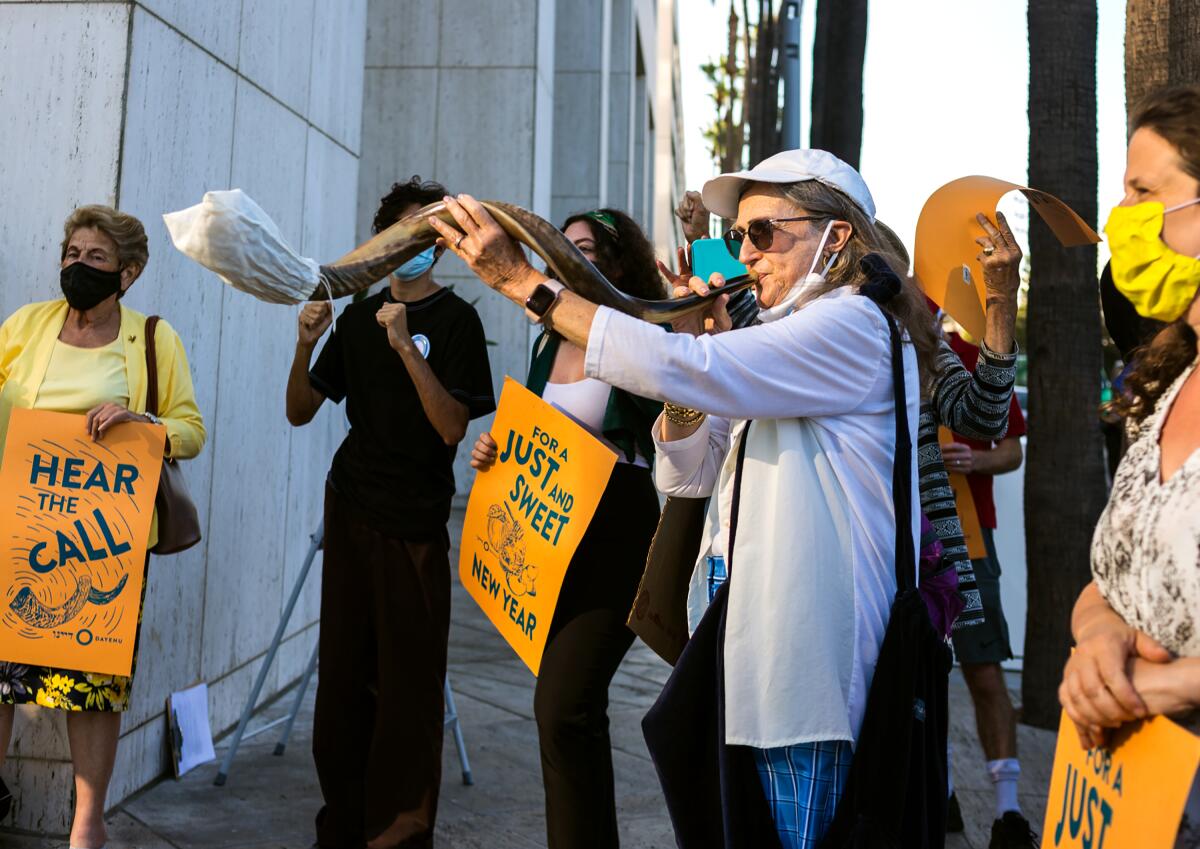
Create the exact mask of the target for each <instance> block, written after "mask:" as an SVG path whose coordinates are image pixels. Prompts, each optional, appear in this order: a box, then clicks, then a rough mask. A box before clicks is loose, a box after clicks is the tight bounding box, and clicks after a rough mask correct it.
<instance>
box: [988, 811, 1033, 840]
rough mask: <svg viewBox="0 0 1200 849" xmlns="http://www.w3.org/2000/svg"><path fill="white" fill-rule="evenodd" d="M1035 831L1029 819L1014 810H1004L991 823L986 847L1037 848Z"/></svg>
mask: <svg viewBox="0 0 1200 849" xmlns="http://www.w3.org/2000/svg"><path fill="white" fill-rule="evenodd" d="M1037 837H1038V836H1037V833H1036V832H1034V830H1033V829H1032V828H1030V826H1029V820H1027V819H1025V817H1023V816H1021V815H1020V814H1019V813H1017V812H1016V811H1005V812H1004V816H1002V817H1001V818H1000V819H998V820H996V821H995V822H993V823H992V840H991V842H990V843H988V849H1038V843H1037Z"/></svg>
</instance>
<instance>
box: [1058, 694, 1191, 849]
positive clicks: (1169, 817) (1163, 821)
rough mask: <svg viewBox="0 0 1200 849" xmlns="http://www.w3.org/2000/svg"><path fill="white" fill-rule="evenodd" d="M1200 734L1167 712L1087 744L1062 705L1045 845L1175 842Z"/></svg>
mask: <svg viewBox="0 0 1200 849" xmlns="http://www.w3.org/2000/svg"><path fill="white" fill-rule="evenodd" d="M1198 763H1200V738H1197V737H1196V735H1194V734H1191V733H1190V732H1188V731H1186V730H1184V729H1183V728H1180V727H1179V726H1178V725H1176V724H1175V723H1174V722H1171V720H1169V719H1167V718H1166V717H1165V716H1156V717H1154V718H1153V719H1151V720H1148V721H1146V722H1136V723H1131V724H1129V725H1125V726H1123V727H1122V728H1121V729H1120V730H1119V731H1118V732H1117V733H1116V734H1115V735H1114V736H1113V739H1112V740H1111V742H1110V743H1109V744H1108V745H1107V746H1105V747H1103V748H1093V749H1083V748H1080V746H1079V741H1078V739H1077V738H1076V736H1075V731H1074V729H1072V727H1071V721H1070V719H1068V718H1067V715H1066V713H1063V715H1062V719H1061V721H1060V723H1059V728H1058V745H1057V747H1056V749H1055V751H1054V772H1053V773H1052V774H1051V776H1050V795H1049V799H1048V800H1047V802H1046V820H1045V822H1044V824H1043V827H1042V836H1043V837H1042V840H1043V842H1042V845H1043V846H1046V847H1064V849H1171V847H1172V846H1174V844H1175V834H1176V832H1177V831H1178V829H1179V821H1180V818H1181V817H1182V816H1183V808H1184V804H1185V802H1186V801H1187V797H1188V791H1189V790H1190V789H1191V787H1192V779H1193V778H1194V777H1195V775H1196V766H1197V764H1198Z"/></svg>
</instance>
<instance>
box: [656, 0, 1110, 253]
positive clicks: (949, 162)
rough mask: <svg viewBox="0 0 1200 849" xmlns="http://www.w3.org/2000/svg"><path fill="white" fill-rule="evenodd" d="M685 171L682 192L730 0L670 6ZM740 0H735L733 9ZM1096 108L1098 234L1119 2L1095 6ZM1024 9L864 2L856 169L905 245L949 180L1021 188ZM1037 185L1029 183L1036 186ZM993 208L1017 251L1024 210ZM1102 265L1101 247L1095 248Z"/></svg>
mask: <svg viewBox="0 0 1200 849" xmlns="http://www.w3.org/2000/svg"><path fill="white" fill-rule="evenodd" d="M679 2H680V16H679V40H680V65H681V67H680V72H681V77H682V87H683V93H682V94H683V111H684V124H685V135H684V151H685V155H686V165H685V173H686V175H687V182H688V186H689V188H696V189H699V188H700V186H701V185H702V184H703V183H704V181H705V180H707V179H708V178H709V177H711V176H712V175H713V174H714V173H715V169H714V166H713V164H712V159H711V157H710V156H709V153H708V150H707V145H706V143H705V141H704V137H703V136H702V135H701V130H702V128H703V127H704V126H706V125H707V124H709V123H711V121H712V117H713V107H712V101H711V100H710V99H709V93H710V87H709V85H708V81H707V80H706V79H705V78H704V75H703V74H702V73H701V72H700V70H699V65H701V64H702V63H703V62H705V61H707V60H709V59H715V58H717V57H719V56H720V54H721V53H722V51H723V49H724V43H725V39H726V34H727V32H728V29H727V20H728V16H729V0H679ZM741 5H742V4H741V3H740V2H739V3H738V9H739V14H740V9H741ZM1098 6H1099V12H1100V25H1099V37H1098V40H1097V104H1098V110H1099V151H1100V170H1099V175H1098V186H1099V189H1098V195H1099V210H1100V221H1099V222H1090V223H1092V224H1093V225H1094V226H1096V227H1097V229H1099V228H1100V227H1103V225H1104V220H1105V218H1106V217H1107V215H1108V210H1109V209H1110V208H1111V207H1112V206H1114V205H1115V204H1116V203H1117V202H1118V201H1119V200H1120V199H1121V195H1122V191H1121V175H1122V173H1123V171H1124V168H1125V96H1124V33H1125V0H1099V2H1098ZM815 13H816V0H804V3H803V14H802V19H801V48H800V55H801V57H802V64H801V71H800V74H801V88H802V91H801V96H800V99H801V112H802V120H801V128H800V130H801V133H800V138H801V140H802V142H807V139H808V114H807V113H808V104H809V102H810V97H809V95H810V90H809V83H810V82H811V78H812V37H813V30H814V17H815ZM1025 14H1026V5H1025V3H1020V2H1001V3H997V2H994V0H987V2H985V0H872V2H871V3H870V12H869V19H868V25H867V53H866V61H865V65H864V69H863V110H864V113H865V119H864V124H863V146H862V162H861V171H862V174H863V177H864V179H865V180H866V182H867V185H868V186H869V187H870V189H871V193H872V194H873V196H874V198H875V205H876V207H877V209H878V213H879V217H880V219H882V220H884V221H886V222H887V223H888V224H890V225H891V226H892V227H893V229H895V230H896V232H897V233H899V234H900V236H901V238H903V239H904V241H905V243H906V244H907V245H908V246H909V248H910V250H911V248H912V240H913V234H914V233H915V232H916V226H917V217H918V215H919V213H920V211H921V207H922V206H923V205H924V203H925V200H926V199H927V198H928V197H929V195H930V194H932V193H933V191H934V190H935V189H937V188H938V187H939V186H941V185H943V184H944V183H947V182H949V181H950V180H953V179H956V178H958V177H963V176H966V175H969V174H986V175H989V176H992V177H998V178H1000V179H1004V180H1009V181H1011V182H1014V183H1018V184H1020V185H1027V182H1026V178H1027V175H1028V167H1027V161H1028V150H1029V122H1028V120H1027V115H1026V109H1027V106H1028V88H1029V49H1028V41H1027V37H1026V35H1027V33H1026V20H1025ZM1035 188H1036V187H1035ZM1000 208H1001V210H1003V211H1004V212H1005V214H1006V215H1008V217H1009V220H1010V221H1011V222H1013V224H1014V229H1017V228H1019V232H1018V234H1017V235H1018V238H1019V239H1020V240H1021V242H1022V244H1023V245H1024V246H1026V247H1027V245H1025V234H1024V232H1023V231H1024V229H1025V228H1024V225H1023V222H1024V220H1025V218H1026V211H1025V204H1024V200H1023V198H1021V197H1020V196H1019V195H1009V196H1006V197H1005V198H1004V199H1003V200H1002V201H1001V207H1000ZM1101 254H1102V257H1101V260H1100V261H1101V262H1104V261H1105V259H1106V251H1105V249H1104V246H1103V245H1102V246H1101Z"/></svg>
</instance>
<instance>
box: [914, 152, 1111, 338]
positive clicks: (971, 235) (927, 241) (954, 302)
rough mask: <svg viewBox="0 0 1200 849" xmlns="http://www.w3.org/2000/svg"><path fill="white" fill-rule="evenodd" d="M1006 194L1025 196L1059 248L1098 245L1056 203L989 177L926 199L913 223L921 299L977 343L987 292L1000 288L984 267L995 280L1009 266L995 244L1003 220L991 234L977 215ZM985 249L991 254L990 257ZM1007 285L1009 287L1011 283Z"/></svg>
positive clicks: (956, 183)
mask: <svg viewBox="0 0 1200 849" xmlns="http://www.w3.org/2000/svg"><path fill="white" fill-rule="evenodd" d="M1011 191H1019V192H1021V193H1022V194H1023V195H1025V197H1026V198H1027V199H1028V200H1029V205H1030V207H1031V208H1032V209H1034V210H1035V211H1036V212H1037V213H1038V215H1040V216H1041V217H1042V220H1043V221H1045V222H1046V223H1047V224H1048V225H1049V226H1050V229H1051V230H1053V231H1054V235H1055V236H1057V237H1058V240H1059V241H1060V242H1062V244H1063V245H1064V246H1066V247H1076V246H1079V245H1086V244H1094V243H1096V242H1099V241H1100V237H1099V236H1098V235H1096V231H1095V230H1093V229H1092V228H1091V227H1090V226H1089V225H1088V224H1087V223H1086V222H1085V221H1084V220H1083V219H1082V218H1080V217H1079V216H1078V215H1076V214H1075V212H1074V211H1073V210H1072V209H1071V208H1070V207H1069V206H1067V205H1066V204H1065V203H1063V202H1062V201H1061V200H1059V199H1058V198H1056V197H1054V196H1053V195H1048V194H1046V193H1045V192H1039V191H1036V190H1034V189H1030V188H1028V187H1026V186H1019V185H1017V184H1016V183H1009V182H1007V181H1005V180H997V179H996V178H994V177H984V176H979V175H976V176H972V177H962V178H960V179H958V180H953V181H951V182H949V183H947V184H946V185H944V186H942V187H941V188H940V189H938V190H937V191H936V192H934V193H933V194H932V195H930V197H929V200H927V201H925V206H924V207H923V208H922V209H921V216H920V218H919V219H918V220H917V239H916V246H915V251H914V258H913V268H914V271H915V273H916V276H917V279H918V280H919V281H920V282H921V286H922V287H923V288H924V290H925V294H926V295H928V296H929V298H930V299H931V300H932V301H933V302H934V303H936V304H937V305H938V306H939V307H941V308H942V309H943V310H945V311H946V313H947V314H948V315H949V316H950V317H951V318H953V319H954V320H955V321H957V322H958V323H959V324H961V325H962V326H963V327H965V328H966V330H967V332H968V333H970V334H971V335H972V336H974V337H975V338H977V339H982V338H983V336H984V331H985V329H986V323H985V318H984V310H985V308H986V306H987V298H988V291H989V288H993V286H999V287H1001V288H1002V287H1003V285H1004V282H1003V281H1000V280H996V281H994V283H993V286H989V285H988V280H987V278H988V270H989V269H988V266H991V268H992V270H993V274H994V272H995V270H996V269H997V268H999V267H1000V266H1002V265H1004V263H1005V262H1006V261H1010V260H1011V255H1010V254H1008V253H1007V252H1006V251H1004V252H1002V248H1003V247H1005V246H1004V245H1001V244H997V239H998V238H999V239H1000V240H1002V241H1004V242H1005V243H1006V244H1007V243H1008V240H1009V239H1010V238H1011V235H1012V234H1011V231H1007V223H1006V222H1002V221H1001V220H1000V219H1001V218H1002V216H999V217H998V218H997V222H996V225H995V228H994V229H995V230H996V232H995V233H993V232H991V231H990V230H988V229H987V228H986V227H984V226H983V224H982V222H981V221H980V220H979V215H980V211H981V210H993V211H994V210H995V209H996V203H997V201H999V200H1000V198H1001V197H1003V196H1004V195H1006V194H1008V193H1009V192H1011ZM989 224H990V222H989ZM1006 231H1007V232H1006ZM984 237H986V239H985V238H984ZM989 244H990V245H991V247H992V248H993V251H992V253H990V254H989V253H988V252H987V248H988V246H989ZM1013 245H1014V246H1015V240H1014V241H1013ZM981 248H982V250H981ZM985 260H988V263H987V264H986V265H985V262H984V261H985ZM1018 261H1019V260H1018ZM1008 283H1009V285H1011V280H1009V281H1008Z"/></svg>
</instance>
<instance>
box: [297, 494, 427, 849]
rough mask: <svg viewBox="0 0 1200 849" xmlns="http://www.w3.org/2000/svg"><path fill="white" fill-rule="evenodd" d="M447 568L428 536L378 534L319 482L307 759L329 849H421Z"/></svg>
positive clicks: (322, 838)
mask: <svg viewBox="0 0 1200 849" xmlns="http://www.w3.org/2000/svg"><path fill="white" fill-rule="evenodd" d="M449 631H450V562H449V537H448V535H447V533H446V529H445V528H442V529H440V533H439V534H438V535H437V536H436V537H434V538H433V539H426V540H407V539H398V538H395V537H390V536H387V535H386V534H382V533H380V532H379V531H377V530H375V529H374V528H373V527H372V526H370V525H368V524H366V523H364V522H363V521H362V520H361V519H360V518H359V517H358V515H357V513H356V512H355V511H354V509H353V507H351V506H350V505H346V504H343V503H342V502H341V501H340V500H339V498H338V495H337V493H336V492H335V491H334V490H333V489H332V488H331V487H329V486H328V485H327V486H326V489H325V558H324V565H323V569H322V574H321V636H320V649H319V661H320V673H319V676H318V679H317V704H316V713H315V716H314V718H313V759H314V760H315V761H316V767H317V778H318V779H319V781H320V783H321V794H322V796H323V797H324V799H325V805H324V807H323V808H321V811H320V812H319V813H318V814H317V841H318V843H319V844H320V845H321V846H322V847H329V849H343V847H345V849H350V847H361V846H362V845H363V844H364V843H366V842H367V841H369V840H373V839H375V838H377V837H379V836H381V835H386V839H387V845H390V846H404V847H431V846H432V845H433V829H434V824H435V820H436V817H437V800H438V788H439V786H440V784H441V775H442V736H443V725H442V722H443V716H444V710H445V706H444V703H443V698H442V688H443V686H444V684H445V680H446V641H447V638H448V636H449Z"/></svg>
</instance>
